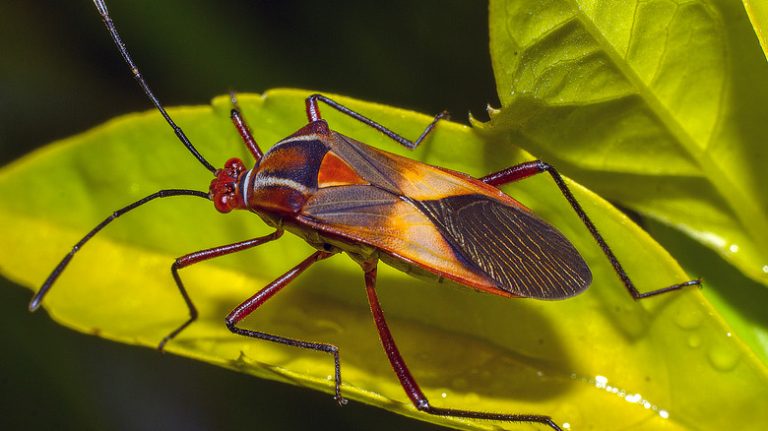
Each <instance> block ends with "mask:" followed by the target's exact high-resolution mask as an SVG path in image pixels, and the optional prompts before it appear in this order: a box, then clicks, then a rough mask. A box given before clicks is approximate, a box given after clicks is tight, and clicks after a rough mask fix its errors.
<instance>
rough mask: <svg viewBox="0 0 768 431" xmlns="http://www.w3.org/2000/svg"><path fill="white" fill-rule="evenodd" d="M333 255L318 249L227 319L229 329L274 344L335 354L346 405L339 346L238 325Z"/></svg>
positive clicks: (338, 391)
mask: <svg viewBox="0 0 768 431" xmlns="http://www.w3.org/2000/svg"><path fill="white" fill-rule="evenodd" d="M331 256H333V254H332V253H327V252H324V251H317V252H315V253H314V254H313V255H312V256H309V257H308V258H306V259H304V260H303V261H302V262H301V263H299V264H298V265H296V266H295V267H293V268H292V269H290V270H289V271H288V272H286V273H285V274H283V275H281V276H280V277H279V278H278V279H277V280H275V281H273V282H272V283H269V285H267V287H265V288H263V289H261V290H260V291H258V292H256V294H255V295H253V296H251V297H250V298H248V299H247V300H246V301H244V302H243V303H242V304H240V305H238V306H237V307H236V308H235V309H234V310H232V312H231V313H229V315H228V316H227V317H226V319H224V320H225V322H226V323H227V328H229V330H230V331H232V332H234V333H235V334H239V335H244V336H246V337H252V338H258V339H260V340H267V341H272V342H274V343H280V344H285V345H288V346H293V347H299V348H302V349H310V350H318V351H320V352H326V353H330V354H331V355H333V361H334V366H335V382H336V396H335V397H334V398H335V399H336V401H337V402H338V403H339V404H346V403H347V400H345V399H344V398H343V397H342V396H341V361H340V360H339V348H338V347H336V346H334V345H332V344H327V343H315V342H311V341H302V340H296V339H294V338H286V337H281V336H278V335H272V334H267V333H266V332H260V331H252V330H248V329H242V328H239V327H237V326H235V325H236V324H237V323H239V322H240V321H241V320H243V319H245V318H246V317H248V315H250V314H251V313H252V312H253V311H254V310H256V309H257V308H259V307H260V306H261V305H262V304H263V303H265V302H266V301H267V300H268V299H269V298H271V297H272V296H274V295H275V294H276V293H277V292H279V291H280V289H282V288H283V287H285V286H287V285H288V283H290V282H291V281H293V279H295V278H296V277H298V276H299V274H301V273H302V272H304V270H305V269H307V268H309V267H310V266H311V265H312V264H313V263H315V262H317V261H319V260H323V259H327V258H329V257H331Z"/></svg>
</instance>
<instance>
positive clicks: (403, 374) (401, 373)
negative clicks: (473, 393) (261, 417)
mask: <svg viewBox="0 0 768 431" xmlns="http://www.w3.org/2000/svg"><path fill="white" fill-rule="evenodd" d="M376 264H377V263H376V262H375V261H374V262H372V263H368V264H365V265H364V270H365V288H366V292H367V294H368V304H370V307H371V313H372V314H373V320H374V322H375V323H376V329H377V330H378V331H379V338H380V339H381V344H382V346H383V347H384V351H385V352H386V354H387V357H388V358H389V363H390V364H391V365H392V369H393V370H394V371H395V374H397V378H398V380H400V384H401V385H402V386H403V389H404V390H405V393H406V394H407V395H408V398H410V399H411V402H412V403H413V405H414V406H415V407H416V408H417V409H418V410H421V411H423V412H426V413H429V414H433V415H437V416H452V417H460V418H473V419H486V420H492V421H506V422H534V423H540V424H544V425H548V426H549V427H550V428H552V429H553V430H557V431H562V430H561V428H560V427H559V426H557V424H555V422H554V421H553V420H552V418H550V417H549V416H543V415H526V414H503V413H489V412H477V411H472V410H458V409H445V408H440V407H432V406H431V405H430V404H429V401H428V400H427V397H426V396H425V395H424V392H422V391H421V388H419V385H418V384H417V383H416V379H414V378H413V375H412V374H411V372H410V370H408V366H407V365H406V364H405V361H404V360H403V357H402V356H401V355H400V351H399V350H398V348H397V345H395V340H394V339H393V338H392V333H391V332H390V331H389V327H388V326H387V321H386V320H385V319H384V312H383V311H382V309H381V304H379V299H378V297H377V295H376Z"/></svg>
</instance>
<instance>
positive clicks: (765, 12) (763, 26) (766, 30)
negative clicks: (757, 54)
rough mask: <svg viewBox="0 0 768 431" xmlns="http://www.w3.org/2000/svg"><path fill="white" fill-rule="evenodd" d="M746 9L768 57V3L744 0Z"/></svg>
mask: <svg viewBox="0 0 768 431" xmlns="http://www.w3.org/2000/svg"><path fill="white" fill-rule="evenodd" d="M742 1H743V2H744V10H746V11H747V15H749V21H750V22H752V27H753V28H754V29H755V34H756V35H757V39H758V40H759V41H760V46H762V47H763V53H765V56H766V58H768V4H766V3H765V2H763V1H754V0H742Z"/></svg>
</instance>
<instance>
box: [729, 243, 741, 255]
mask: <svg viewBox="0 0 768 431" xmlns="http://www.w3.org/2000/svg"><path fill="white" fill-rule="evenodd" d="M728 251H730V252H731V253H736V252H738V251H739V246H738V244H731V245H730V246H728Z"/></svg>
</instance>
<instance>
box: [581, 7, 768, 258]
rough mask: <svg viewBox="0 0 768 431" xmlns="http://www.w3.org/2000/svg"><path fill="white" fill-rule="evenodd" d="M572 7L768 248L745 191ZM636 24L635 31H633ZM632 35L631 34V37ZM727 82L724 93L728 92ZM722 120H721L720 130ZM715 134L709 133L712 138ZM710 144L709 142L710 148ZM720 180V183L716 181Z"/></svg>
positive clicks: (765, 227) (764, 227)
mask: <svg viewBox="0 0 768 431" xmlns="http://www.w3.org/2000/svg"><path fill="white" fill-rule="evenodd" d="M566 1H567V2H569V3H570V4H571V6H572V10H573V11H574V18H576V19H578V20H579V21H580V22H581V23H582V25H584V29H585V30H586V31H587V32H588V33H589V34H590V36H592V38H593V39H594V40H595V42H597V44H598V45H599V46H601V47H602V49H603V50H604V51H605V53H606V54H607V55H608V57H609V58H610V59H611V61H612V62H613V64H614V65H615V66H616V67H617V68H618V69H619V70H620V71H621V73H622V74H623V75H624V77H625V78H626V79H627V80H629V82H630V83H631V84H632V85H633V86H634V88H636V89H637V90H638V91H637V93H638V95H639V96H640V98H641V99H642V100H644V101H645V102H646V104H647V105H648V107H649V108H650V110H651V112H652V113H653V114H654V116H655V117H656V118H657V119H658V120H659V121H660V122H661V123H662V124H663V125H664V126H665V127H667V130H668V131H669V132H670V133H671V134H672V136H674V137H675V139H677V141H678V142H679V143H680V144H681V146H682V147H683V149H684V150H685V152H686V153H687V154H688V155H689V156H690V157H691V158H692V159H693V160H695V161H696V163H697V164H698V165H699V167H700V168H701V171H702V177H704V178H706V179H707V180H708V181H709V183H710V184H712V185H713V186H714V188H715V189H716V190H717V192H718V193H719V194H720V196H721V197H722V198H723V199H724V200H725V201H726V202H727V203H728V205H729V206H730V208H731V210H732V211H733V212H734V214H735V215H736V217H737V218H738V220H739V223H740V224H741V226H742V228H743V229H744V230H746V231H747V232H749V233H750V234H751V236H752V237H753V238H754V240H755V241H756V242H757V243H758V247H759V248H760V249H763V250H764V249H766V248H768V247H766V242H767V241H768V239H766V238H768V221H766V218H765V217H763V215H762V213H761V212H760V210H759V208H758V207H757V206H755V205H754V202H753V200H751V199H749V198H748V196H747V195H746V194H745V193H744V191H743V190H742V189H741V188H740V187H738V185H737V184H735V183H734V182H733V181H731V179H730V177H729V176H727V175H726V174H725V172H724V171H723V170H722V169H721V168H720V166H719V165H718V164H717V163H716V162H715V161H714V160H713V159H712V158H711V157H710V156H709V155H708V152H706V151H699V150H698V149H699V147H698V146H697V145H696V142H695V140H694V139H693V137H692V136H691V135H690V134H688V133H687V132H686V131H685V129H684V128H683V127H682V126H681V125H680V124H679V123H678V122H677V121H676V120H675V119H674V117H673V116H672V114H671V113H670V112H669V111H668V110H667V109H666V107H665V106H664V104H663V103H661V101H660V100H659V99H658V98H657V97H656V96H655V95H654V93H653V91H652V90H651V89H650V88H649V87H648V86H647V85H646V84H645V82H644V81H643V80H642V79H640V77H639V76H638V75H637V74H636V73H635V71H634V69H632V68H631V67H630V66H629V64H628V62H627V61H626V59H624V58H623V57H622V56H621V55H620V54H619V53H618V52H617V51H616V49H614V47H613V45H611V44H610V43H609V42H608V40H606V39H605V37H603V34H602V32H600V30H599V29H598V28H597V27H596V26H595V25H594V22H593V21H592V20H591V19H590V18H589V17H588V16H587V15H586V14H585V13H584V12H583V11H582V9H581V8H580V7H579V4H578V2H577V0H566ZM634 24H635V23H634V22H633V28H634ZM631 37H632V36H631V35H630V38H631ZM725 85H726V84H725V81H724V84H723V88H721V92H725V91H726V87H725ZM720 118H721V117H720V116H719V117H718V124H717V125H716V127H715V128H718V127H719V122H720V120H719V119H720ZM713 134H714V132H713V133H712V134H710V139H711V137H712V136H713ZM708 146H709V143H707V147H708ZM716 180H717V181H716Z"/></svg>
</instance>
